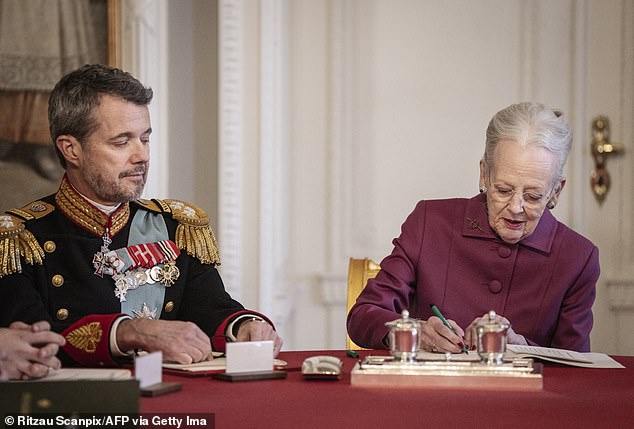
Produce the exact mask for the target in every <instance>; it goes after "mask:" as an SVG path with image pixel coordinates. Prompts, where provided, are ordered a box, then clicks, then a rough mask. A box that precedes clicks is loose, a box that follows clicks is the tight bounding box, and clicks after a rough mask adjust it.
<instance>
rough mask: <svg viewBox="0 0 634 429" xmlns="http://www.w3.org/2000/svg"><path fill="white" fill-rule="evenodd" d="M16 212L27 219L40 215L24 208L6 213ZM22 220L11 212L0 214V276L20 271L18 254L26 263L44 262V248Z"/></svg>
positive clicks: (20, 265) (40, 263)
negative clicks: (34, 214) (35, 214)
mask: <svg viewBox="0 0 634 429" xmlns="http://www.w3.org/2000/svg"><path fill="white" fill-rule="evenodd" d="M44 204H46V203H44ZM51 211H52V210H51ZM16 212H17V213H20V214H22V215H24V216H25V217H27V218H29V219H34V218H37V217H41V216H33V215H32V214H30V213H29V212H28V211H24V209H22V210H19V209H13V210H9V211H8V212H7V213H16ZM48 213H50V211H49V212H48ZM24 220H25V219H24V218H20V217H17V216H14V215H13V214H5V215H1V216H0V277H3V276H7V275H9V274H13V273H20V272H22V264H21V262H20V256H22V257H23V258H24V261H25V262H26V263H27V264H31V265H33V264H34V263H35V264H38V265H42V264H43V263H44V250H42V247H41V246H40V244H39V243H38V242H37V239H36V238H35V236H34V235H33V234H31V233H30V232H29V231H28V230H27V229H26V227H25V226H24Z"/></svg>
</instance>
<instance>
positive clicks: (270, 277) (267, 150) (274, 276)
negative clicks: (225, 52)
mask: <svg viewBox="0 0 634 429" xmlns="http://www.w3.org/2000/svg"><path fill="white" fill-rule="evenodd" d="M287 18H288V2H287V0H262V2H261V4H260V141H259V153H260V159H259V168H260V178H259V193H260V213H259V236H260V237H259V243H260V244H259V245H260V248H259V251H260V263H259V294H258V298H259V303H258V304H259V305H258V308H259V309H260V310H262V311H266V312H267V313H268V314H270V315H271V317H273V318H274V320H275V321H276V324H277V327H278V330H284V328H283V325H284V324H285V322H286V320H287V319H288V317H289V313H290V306H289V305H288V304H287V303H286V297H287V294H286V266H287V262H288V240H289V228H290V221H289V208H288V207H289V184H290V177H289V144H288V134H289V131H288V128H289V126H290V124H288V121H287V118H288V114H287V112H288V92H289V90H288V85H289V83H288V81H289V80H288V47H287V43H288V28H287Z"/></svg>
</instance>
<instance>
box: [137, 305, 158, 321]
mask: <svg viewBox="0 0 634 429" xmlns="http://www.w3.org/2000/svg"><path fill="white" fill-rule="evenodd" d="M132 314H133V315H134V317H135V318H137V319H156V308H155V309H153V310H150V308H149V307H148V306H147V304H146V303H143V307H141V309H140V310H132Z"/></svg>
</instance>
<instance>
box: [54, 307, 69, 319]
mask: <svg viewBox="0 0 634 429" xmlns="http://www.w3.org/2000/svg"><path fill="white" fill-rule="evenodd" d="M56 316H57V320H66V319H68V310H66V309H65V308H60V309H59V310H57V315H56Z"/></svg>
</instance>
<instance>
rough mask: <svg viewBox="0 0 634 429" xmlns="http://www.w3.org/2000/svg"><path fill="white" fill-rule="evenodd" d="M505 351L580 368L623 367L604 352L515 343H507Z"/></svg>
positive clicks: (509, 353) (510, 353)
mask: <svg viewBox="0 0 634 429" xmlns="http://www.w3.org/2000/svg"><path fill="white" fill-rule="evenodd" d="M507 352H508V353H507V355H510V356H512V355H513V354H515V355H519V356H526V357H533V358H536V359H543V360H546V361H551V362H557V363H561V364H564V365H572V366H577V367H582V368H624V366H623V365H621V364H620V363H618V362H617V361H615V360H614V359H612V358H611V357H610V356H608V355H607V354H605V353H580V352H576V351H573V350H564V349H556V348H551V347H536V346H522V345H517V344H509V345H508V346H507Z"/></svg>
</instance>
